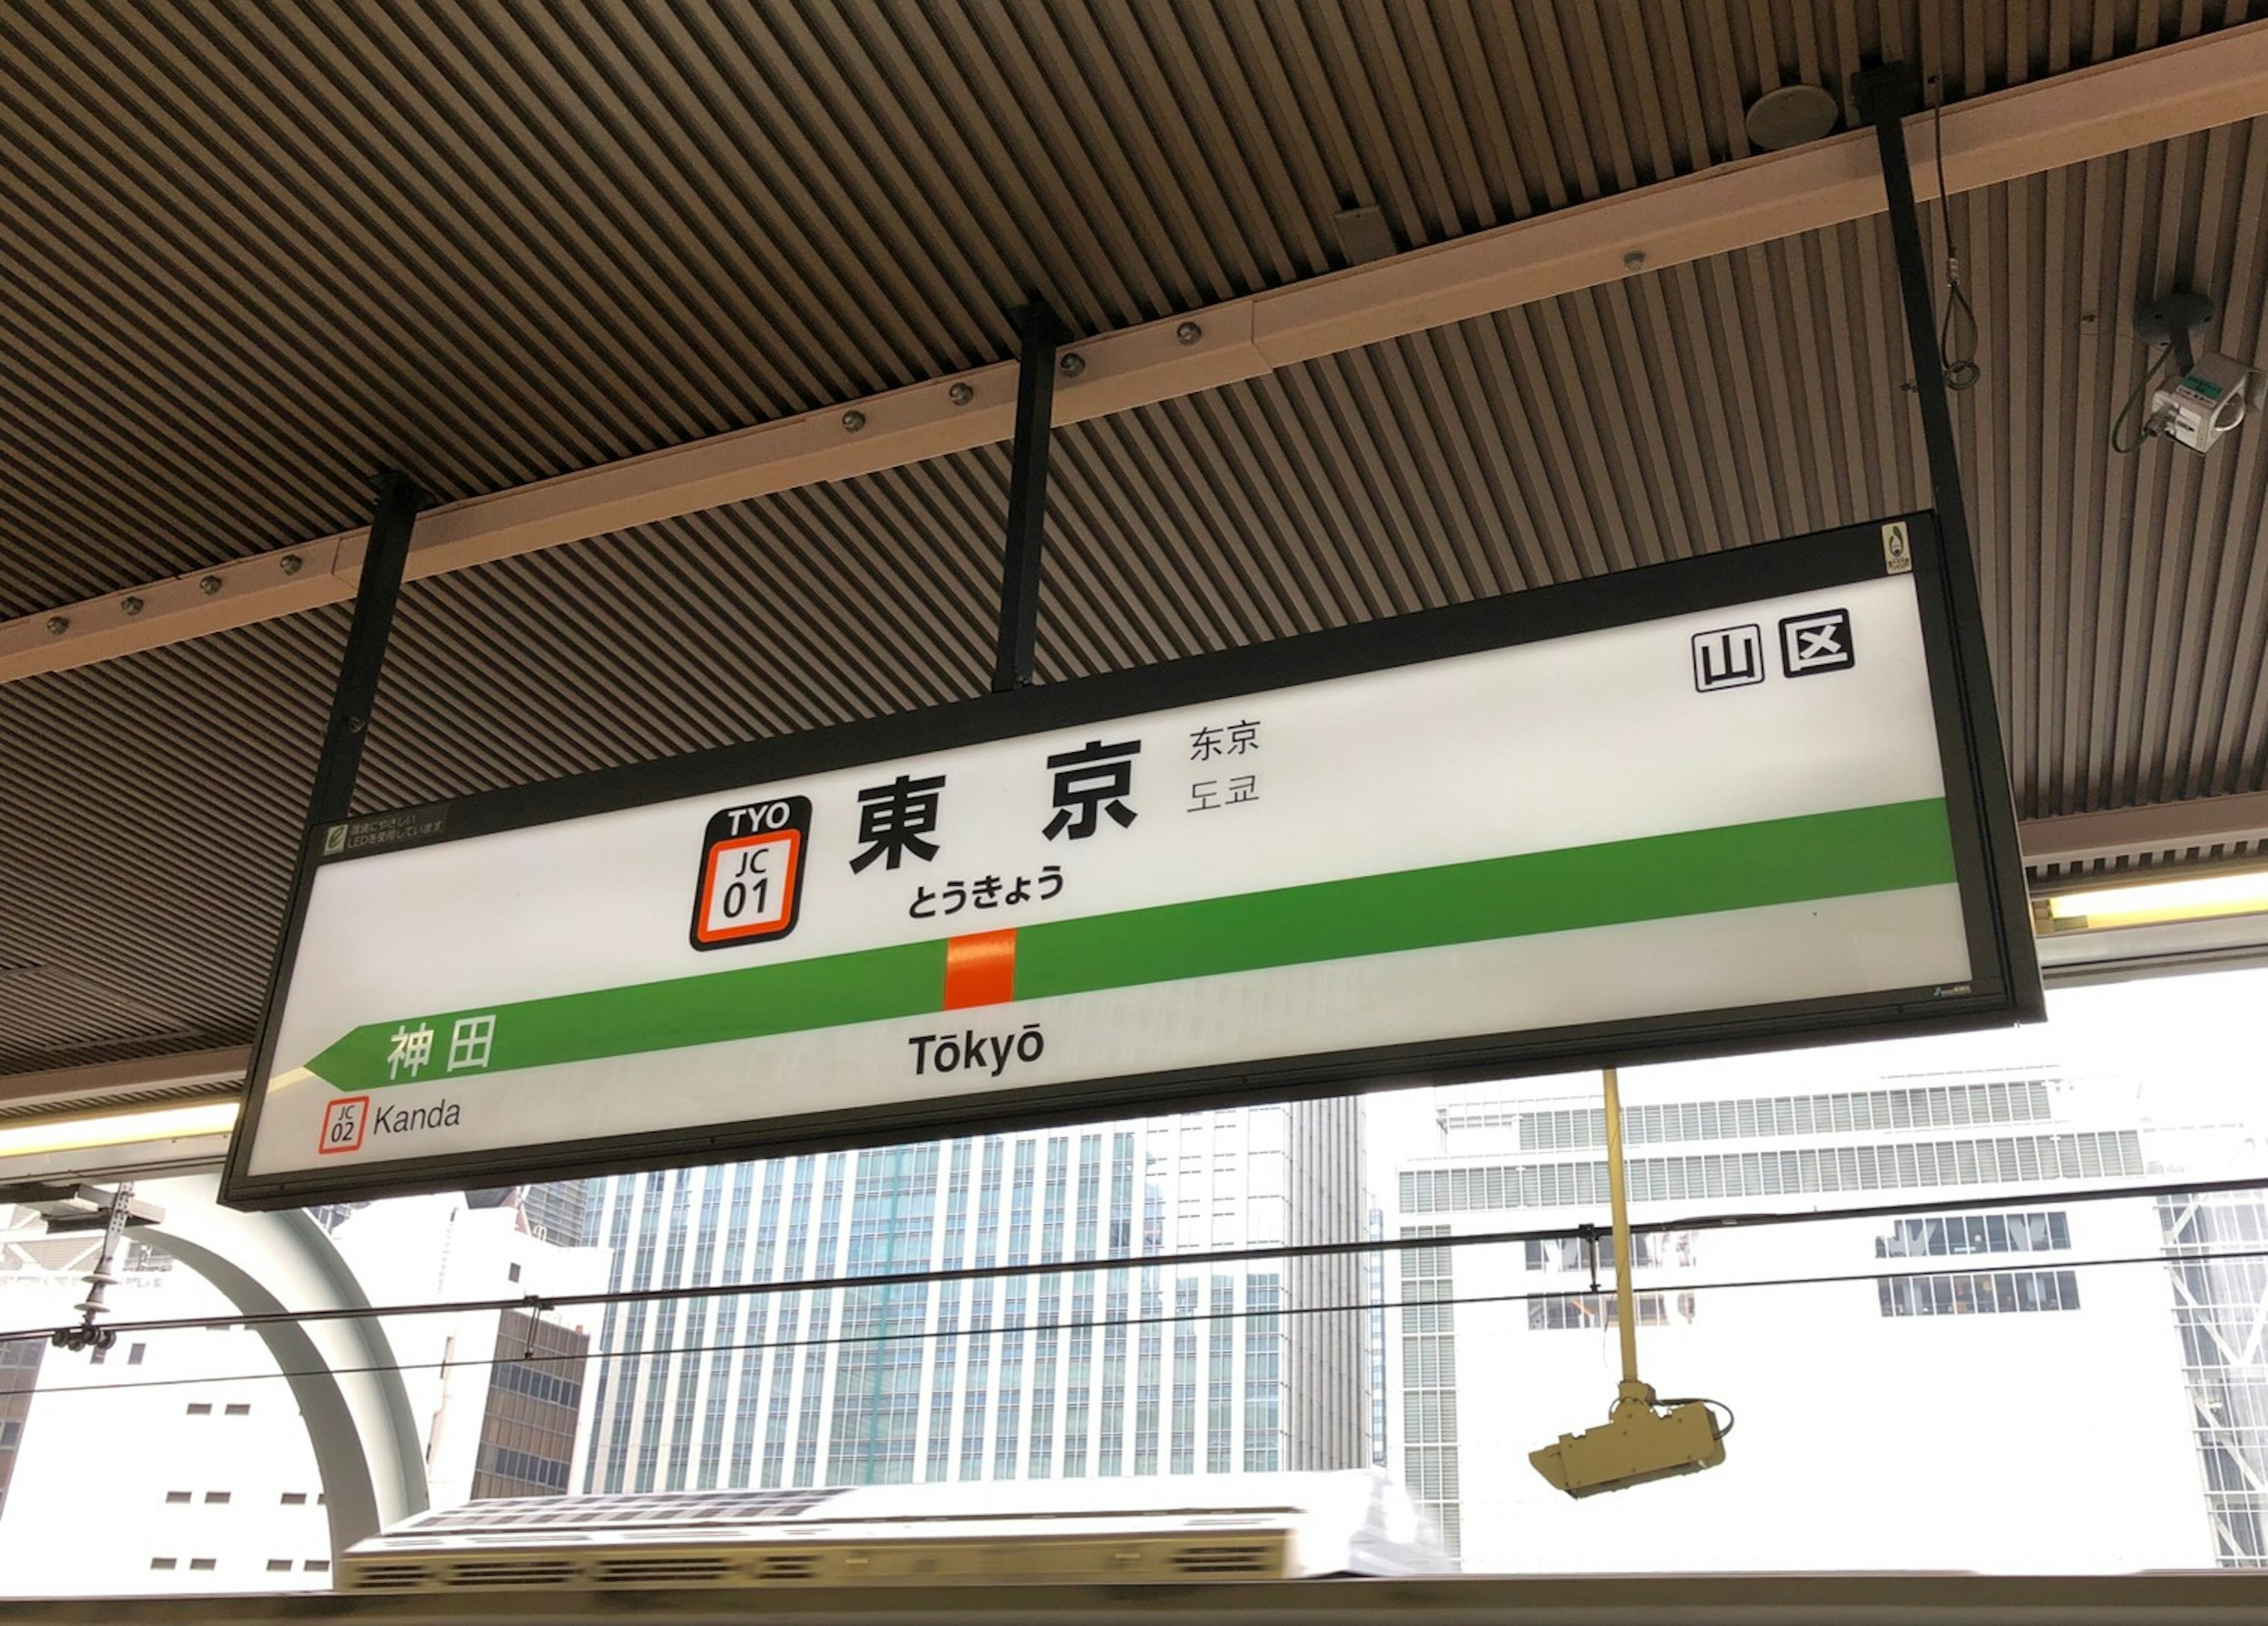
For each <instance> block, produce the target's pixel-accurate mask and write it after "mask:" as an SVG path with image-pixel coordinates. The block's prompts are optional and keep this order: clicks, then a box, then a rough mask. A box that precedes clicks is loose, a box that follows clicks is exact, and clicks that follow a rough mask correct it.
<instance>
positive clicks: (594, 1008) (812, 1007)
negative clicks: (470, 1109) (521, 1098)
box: [307, 941, 945, 1090]
mask: <svg viewBox="0 0 2268 1626" xmlns="http://www.w3.org/2000/svg"><path fill="white" fill-rule="evenodd" d="M944 986H945V944H944V943H943V942H942V941H939V942H935V943H909V944H906V945H902V946H901V947H897V948H873V949H862V950H860V951H859V952H858V953H853V954H829V955H826V956H824V957H822V958H820V959H816V960H790V961H788V962H787V963H786V964H784V965H771V966H747V967H743V968H740V970H737V971H718V972H712V973H711V974H709V975H705V976H689V977H676V978H673V979H672V980H671V981H669V982H634V983H632V984H630V986H628V987H626V988H602V989H597V990H592V991H591V992H588V993H580V994H557V995H554V996H553V997H550V998H548V999H523V1000H520V1001H519V1002H518V1003H516V1004H501V1005H488V1006H484V1007H482V1008H479V1009H476V1010H471V1011H448V1012H442V1013H441V1014H440V1015H438V1016H425V1017H411V1018H409V1019H408V1020H407V1021H401V1022H373V1023H371V1024H369V1025H368V1026H363V1027H357V1028H356V1029H355V1030H354V1031H353V1032H352V1033H350V1034H347V1036H346V1037H345V1038H343V1039H342V1040H340V1041H338V1042H337V1043H336V1044H334V1045H332V1046H331V1047H330V1048H328V1049H327V1050H325V1051H323V1052H322V1054H321V1055H320V1056H316V1057H315V1058H314V1059H313V1061H311V1062H309V1063H307V1071H310V1072H312V1073H315V1074H317V1075H318V1076H320V1077H321V1078H325V1079H327V1080H328V1081H329V1082H330V1083H331V1084H333V1085H336V1086H337V1087H339V1088H340V1089H342V1090H367V1089H372V1088H377V1087H380V1086H383V1085H389V1084H414V1083H426V1084H431V1082H433V1081H434V1080H435V1079H437V1078H452V1077H454V1078H479V1077H482V1076H483V1075H485V1074H488V1073H494V1072H506V1071H514V1070H517V1069H519V1068H522V1067H549V1066H553V1065H556V1064H557V1063H561V1062H589V1061H596V1060H598V1059H600V1057H603V1056H637V1055H641V1054H643V1053H644V1052H646V1051H649V1050H674V1049H679V1048H682V1047H684V1046H686V1045H695V1044H718V1043H721V1042H723V1041H726V1040H731V1039H762V1038H764V1037H766V1036H767V1035H770V1034H793V1033H801V1032H803V1031H805V1030H806V1029H808V1028H814V1027H843V1026H849V1025H850V1024H851V1023H854V1022H879V1021H882V1020H884V1019H887V1018H890V1017H895V1016H917V1015H920V1014H921V1013H923V1012H929V1011H935V1010H936V1009H938V1007H939V990H941V989H942V988H943V987H944ZM490 1017H492V1018H494V1019H495V1025H494V1026H493V1027H492V1028H491V1029H490V1037H489V1048H487V1050H486V1051H485V1052H484V1053H482V1052H479V1051H478V1050H477V1048H475V1054H479V1055H480V1056H481V1060H480V1062H479V1063H476V1064H468V1065H467V1066H466V1067H465V1068H464V1069H463V1070H462V1071H453V1070H452V1067H451V1062H452V1059H453V1058H452V1055H451V1051H452V1048H453V1041H455V1040H456V1038H457V1037H458V1035H459V1033H460V1024H462V1023H468V1022H470V1023H475V1024H476V1023H478V1022H479V1021H481V1019H483V1018H490ZM420 1027H423V1028H426V1029H428V1030H430V1032H431V1039H430V1041H429V1043H430V1046H431V1049H430V1051H429V1053H428V1060H427V1062H426V1063H425V1064H424V1065H423V1066H422V1067H420V1068H419V1069H418V1070H417V1071H416V1072H415V1073H414V1074H413V1073H411V1072H410V1071H409V1070H408V1069H407V1068H406V1067H405V1066H404V1065H402V1064H401V1063H393V1062H392V1061H391V1058H392V1057H393V1056H394V1052H395V1050H396V1048H397V1047H398V1046H399V1044H400V1043H401V1036H402V1035H405V1034H407V1035H410V1036H413V1037H414V1035H415V1033H416V1030H417V1029H418V1028H420ZM465 1037H466V1039H467V1041H468V1042H469V1043H470V1044H472V1045H473V1046H475V1047H477V1046H478V1044H479V1041H480V1035H479V1034H478V1033H477V1032H474V1033H470V1034H466V1035H465Z"/></svg>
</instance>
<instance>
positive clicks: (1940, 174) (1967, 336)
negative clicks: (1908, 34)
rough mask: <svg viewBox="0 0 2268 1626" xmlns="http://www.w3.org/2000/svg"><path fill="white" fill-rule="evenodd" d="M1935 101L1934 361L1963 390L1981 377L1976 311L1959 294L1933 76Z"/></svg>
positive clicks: (1949, 383) (1940, 110)
mask: <svg viewBox="0 0 2268 1626" xmlns="http://www.w3.org/2000/svg"><path fill="white" fill-rule="evenodd" d="M1932 78H1933V82H1934V83H1935V85H1937V102H1936V105H1935V107H1933V108H1932V109H1931V112H1930V129H1931V136H1932V139H1931V145H1932V146H1933V147H1934V148H1935V149H1936V151H1937V218H1938V224H1939V226H1940V229H1941V230H1942V231H1943V232H1944V233H1945V318H1944V320H1942V321H1940V322H1939V324H1938V327H1937V359H1938V363H1939V364H1940V366H1942V367H1943V368H1944V370H1945V387H1946V388H1948V389H1949V390H1965V389H1967V388H1969V387H1970V386H1971V385H1973V384H1975V383H1976V382H1977V379H1981V378H1983V377H1984V376H1985V369H1984V368H1983V367H1982V366H1981V365H1979V364H1977V311H1976V308H1975V307H1974V306H1973V305H1970V303H1969V296H1968V295H1967V294H1965V293H1963V292H1962V291H1961V251H1960V249H1959V248H1958V247H1957V246H1955V243H1954V240H1953V208H1952V205H1951V203H1950V202H1948V197H1947V193H1946V187H1945V81H1944V79H1943V78H1942V77H1938V76H1935V75H1933V76H1932Z"/></svg>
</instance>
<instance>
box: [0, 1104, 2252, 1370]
mask: <svg viewBox="0 0 2268 1626" xmlns="http://www.w3.org/2000/svg"><path fill="white" fill-rule="evenodd" d="M1932 1127H1945V1128H1954V1127H1960V1126H1955V1125H1945V1126H1932ZM2229 1191H2268V1175H2264V1174H2240V1175H2231V1176H2229V1177H2228V1178H2226V1179H2221V1180H2168V1181H2138V1182H2132V1183H2128V1184H2124V1185H2112V1186H2095V1187H2088V1188H2082V1189H2077V1190H2072V1189H2035V1190H2032V1191H2029V1192H2014V1193H2011V1194H2009V1195H2007V1196H1990V1197H1980V1196H1966V1197H1956V1196H1952V1195H1950V1194H1948V1193H1940V1194H1937V1195H1934V1196H1921V1197H1915V1198H1910V1199H1907V1200H1904V1201H1902V1202H1896V1203H1852V1204H1850V1205H1848V1206H1843V1207H1836V1208H1829V1209H1794V1210H1790V1209H1768V1210H1757V1211H1755V1212H1747V1213H1729V1214H1727V1213H1713V1214H1690V1215H1682V1216H1675V1217H1672V1218H1662V1219H1648V1220H1645V1221H1643V1222H1639V1223H1636V1224H1633V1225H1631V1232H1632V1234H1634V1235H1659V1234H1661V1233H1663V1232H1673V1231H1721V1230H1751V1231H1752V1230H1755V1229H1756V1228H1758V1227H1760V1226H1765V1225H1815V1224H1819V1223H1822V1222H1824V1221H1830V1220H1838V1219H1889V1218H1899V1217H1902V1216H1904V1215H1910V1214H1954V1213H1962V1214H1966V1213H1973V1212H1977V1211H1980V1210H1989V1209H2007V1208H2028V1207H2031V1206H2033V1205H2035V1204H2036V1203H2039V1202H2041V1201H2043V1199H2048V1198H2051V1199H2052V1200H2053V1201H2054V1202H2056V1203H2061V1204H2069V1203H2103V1202H2115V1201H2120V1200H2124V1199H2127V1198H2134V1197H2167V1196H2204V1195H2209V1194H2213V1193H2218V1192H2229ZM1599 1228H1600V1227H1599V1226H1598V1225H1597V1223H1596V1222H1595V1221H1584V1220H1578V1221H1574V1222H1572V1223H1570V1222H1567V1221H1561V1222H1559V1223H1557V1224H1556V1225H1547V1226H1538V1227H1533V1228H1527V1229H1521V1230H1513V1231H1484V1232H1471V1233H1469V1234H1467V1235H1464V1236H1454V1237H1378V1238H1363V1239H1360V1240H1353V1241H1342V1242H1301V1243H1284V1244H1271V1245H1269V1246H1266V1247H1217V1248H1205V1249H1201V1250H1200V1249H1193V1250H1190V1251H1189V1252H1186V1253H1173V1254H1164V1253H1159V1254H1146V1253H1145V1254H1116V1255H1108V1256H1105V1257H1101V1258H1090V1259H1056V1260H1039V1261H1023V1262H1016V1263H1013V1264H992V1265H951V1266H946V1267H944V1268H942V1269H934V1268H930V1267H924V1268H921V1269H909V1270H895V1271H886V1272H876V1273H874V1274H872V1275H866V1276H835V1277H811V1278H808V1279H806V1280H803V1281H771V1282H719V1283H711V1284H700V1285H685V1286H674V1287H645V1288H609V1289H600V1290H597V1291H591V1292H584V1293H522V1294H519V1295H516V1296H514V1297H512V1298H505V1299H442V1300H437V1301H432V1302H428V1303H423V1304H394V1305H370V1306H356V1307H347V1306H338V1307H335V1308H328V1309H320V1310H274V1311H254V1312H248V1313H229V1314H221V1315H192V1316H173V1317H163V1318H152V1319H146V1320H142V1321H119V1320H106V1321H103V1322H102V1325H103V1326H104V1327H106V1328H111V1329H113V1330H114V1331H116V1332H119V1333H121V1334H124V1333H136V1332H170V1331H180V1330H184V1329H193V1328H211V1329H214V1330H221V1329H225V1328H239V1327H242V1328H260V1327H267V1326H299V1325H306V1324H308V1323H312V1322H318V1321H386V1320H390V1319H393V1318H395V1317H409V1316H424V1315H448V1314H454V1313H460V1312H465V1311H478V1310H533V1311H539V1312H548V1311H556V1310H563V1309H571V1308H582V1307H585V1306H604V1305H612V1304H626V1305H637V1304H667V1303H672V1302H676V1301H681V1300H685V1299H725V1298H766V1297H777V1296H778V1295H780V1294H783V1293H796V1292H816V1291H836V1290H845V1289H851V1288H872V1287H910V1286H917V1285H920V1284H926V1283H946V1282H987V1281H1008V1280H1014V1279H1016V1278H1019V1277H1045V1276H1080V1275H1086V1274H1091V1273H1093V1272H1096V1271H1102V1270H1123V1269H1135V1268H1142V1267H1154V1266H1173V1267H1175V1268H1180V1269H1187V1268H1189V1267H1190V1266H1195V1265H1212V1264H1230V1265H1233V1264H1251V1263H1256V1262H1263V1261H1269V1260H1280V1261H1300V1260H1313V1259H1331V1258H1350V1257H1357V1256H1359V1255H1362V1254H1396V1253H1404V1252H1409V1251H1411V1250H1415V1249H1421V1248H1438V1247H1491V1246H1496V1245H1500V1244H1506V1243H1513V1242H1548V1241H1571V1240H1581V1239H1582V1238H1583V1236H1584V1235H1585V1233H1586V1232H1587V1231H1596V1230H1598V1229H1599ZM66 1234H69V1233H66ZM132 1234H133V1232H132V1230H131V1228H129V1232H128V1235H129V1236H131V1235H132ZM77 1325H79V1323H67V1324H65V1325H63V1326H53V1325H51V1326H46V1327H21V1328H8V1329H4V1330H0V1343H8V1342H11V1341H13V1340H19V1339H25V1338H47V1337H48V1336H49V1335H52V1334H54V1333H56V1332H63V1331H68V1330H70V1328H72V1327H74V1326H77Z"/></svg>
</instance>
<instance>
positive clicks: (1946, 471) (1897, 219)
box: [1851, 63, 2046, 1018]
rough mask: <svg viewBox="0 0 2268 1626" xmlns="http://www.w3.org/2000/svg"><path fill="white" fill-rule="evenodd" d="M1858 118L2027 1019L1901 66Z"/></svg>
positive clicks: (2009, 848) (2034, 970)
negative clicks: (1868, 132) (1894, 273)
mask: <svg viewBox="0 0 2268 1626" xmlns="http://www.w3.org/2000/svg"><path fill="white" fill-rule="evenodd" d="M1851 94H1852V99H1853V100H1854V101H1855V102H1856V103H1857V104H1858V107H1859V117H1860V118H1862V119H1864V120H1865V121H1867V123H1869V124H1871V125H1873V126H1874V142H1875V147H1876V150H1877V151H1878V153H1879V155H1880V157H1881V166H1882V189H1883V191H1884V192H1885V193H1886V194H1887V195H1888V196H1889V217H1890V247H1891V251H1892V253H1893V254H1895V255H1896V260H1897V266H1898V292H1899V294H1900V296H1901V297H1902V298H1903V299H1904V304H1905V317H1906V347H1907V349H1908V350H1909V351H1910V352H1911V356H1912V358H1913V369H1914V385H1915V393H1916V397H1917V399H1918V401H1919V402H1920V405H1921V438H1922V451H1923V454H1924V455H1925V456H1926V458H1927V460H1928V462H1929V487H1930V504H1931V506H1932V507H1933V508H1934V509H1935V510H1936V511H1937V529H1938V539H1939V548H1940V554H1941V555H1942V557H1943V559H1944V563H1945V576H1946V581H1945V590H1946V592H1947V593H1948V595H1949V596H1950V598H1951V600H1952V609H1953V616H1952V623H1953V655H1954V660H1953V666H1954V673H1955V681H1956V682H1957V683H1958V684H1959V685H1960V687H1961V689H1962V698H1963V701H1964V703H1965V704H1966V706H1967V709H1968V711H1969V715H1970V717H1971V718H1973V719H1974V720H1975V723H1976V725H1977V726H1976V736H1977V737H1976V739H1975V741H1974V752H1975V756H1974V760H1975V761H1976V764H1977V776H1978V779H1979V782H1980V783H1979V784H1978V785H1977V792H1978V795H1979V797H1980V798H1981V800H1982V805H1983V806H1986V807H1988V808H1996V810H1997V811H1998V812H1999V815H2000V816H1998V817H1994V818H1991V819H1988V820H1986V821H1985V829H1984V830H1983V831H1982V832H1981V835H1983V838H1984V842H1983V844H1984V848H1985V855H1986V859H1987V862H1988V864H1989V865H1990V866H1991V869H1992V887H1993V893H1994V901H1995V903H1996V904H1997V905H1998V909H1997V910H1996V913H1997V915H1998V917H1999V920H1998V924H1997V927H1996V930H1997V931H1999V934H2000V935H2001V936H2002V938H2003V946H2004V949H2005V951H2006V953H2007V962H2008V965H2009V967H2010V968H2011V970H2012V971H2013V973H2014V976H2015V979H2016V983H2017V995H2016V997H2017V998H2018V1001H2019V1002H2020V1004H2022V1005H2023V1006H2024V1007H2025V1009H2026V1012H2027V1014H2029V1015H2030V1016H2032V1017H2034V1018H2039V1017H2043V1016H2045V1015H2046V1008H2045V1005H2044V1004H2043V1003H2042V995H2041V991H2040V979H2039V952H2038V949H2037V947H2036V945H2035V944H2034V942H2033V938H2032V931H2031V894H2030V892H2029V888H2028V887H2026V885H2025V881H2024V857H2023V853H2022V850H2021V849H2020V848H2019V847H2018V845H2017V842H2016V819H2015V810H2014V806H2011V805H2010V782H2009V776H2008V753H2007V743H2006V741H2005V740H2004V739H2002V737H2001V734H2000V724H1999V716H2000V710H1999V704H1998V703H1997V701H1996V699H1995V695H1994V692H1993V688H1992V651H1990V649H1988V648H1987V647H1986V645H1985V614H1984V609H1983V607H1982V605H1981V603H1980V601H1979V600H1978V597H1977V555H1976V549H1975V548H1973V547H1972V546H1971V545H1970V536H1969V503H1968V498H1967V495H1966V494H1965V493H1964V492H1963V490H1962V485H1961V456H1960V450H1959V447H1958V445H1957V444H1956V443H1955V439H1954V437H1953V398H1952V395H1951V394H1950V393H1949V392H1948V390H1947V389H1946V386H1945V360H1944V357H1942V356H1940V354H1939V353H1938V345H1937V310H1936V305H1935V303H1934V298H1933V283H1932V280H1931V277H1930V272H1929V258H1928V256H1927V254H1925V253H1924V251H1923V248H1922V240H1921V217H1920V214H1919V212H1918V210H1917V208H1916V206H1915V202H1914V189H1913V167H1912V165H1911V161H1910V160H1909V159H1908V158H1907V156H1906V131H1905V120H1906V116H1907V115H1908V114H1913V113H1918V112H1919V111H1920V110H1921V85H1920V83H1919V82H1918V80H1917V79H1916V77H1914V70H1913V69H1912V67H1911V65H1910V64H1908V63H1888V64H1886V65H1884V66H1881V67H1875V68H1867V69H1863V70H1860V71H1859V73H1857V74H1855V75H1853V76H1852V80H1851Z"/></svg>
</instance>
